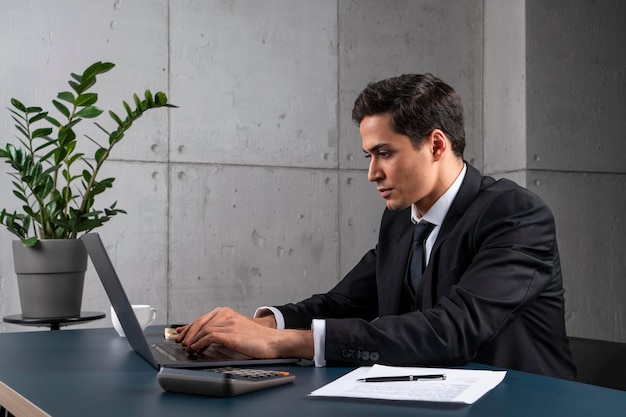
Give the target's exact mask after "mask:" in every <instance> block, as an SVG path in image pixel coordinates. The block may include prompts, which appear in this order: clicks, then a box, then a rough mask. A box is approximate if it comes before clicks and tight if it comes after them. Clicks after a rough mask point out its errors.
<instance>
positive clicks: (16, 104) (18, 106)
mask: <svg viewBox="0 0 626 417" xmlns="http://www.w3.org/2000/svg"><path fill="white" fill-rule="evenodd" d="M11 104H12V105H13V107H15V108H16V109H18V110H19V111H21V112H23V113H26V106H24V105H23V104H22V103H21V102H20V101H18V100H16V99H14V98H12V99H11Z"/></svg>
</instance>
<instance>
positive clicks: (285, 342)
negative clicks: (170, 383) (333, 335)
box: [176, 307, 314, 359]
mask: <svg viewBox="0 0 626 417" xmlns="http://www.w3.org/2000/svg"><path fill="white" fill-rule="evenodd" d="M176 331H177V332H178V333H179V335H178V337H176V342H178V343H181V344H182V346H183V347H185V348H186V349H187V351H189V352H201V351H202V350H204V349H206V348H207V347H209V346H210V345H211V344H212V343H219V344H221V345H224V346H226V347H228V348H230V349H234V350H236V351H238V352H240V353H243V354H244V355H247V356H250V357H253V358H259V359H270V358H279V357H282V356H292V357H301V358H308V359H311V358H312V357H313V350H314V349H313V332H312V331H311V330H277V329H276V321H275V319H274V316H273V315H271V317H270V316H263V317H260V318H256V319H253V318H251V317H247V316H244V315H242V314H240V313H238V312H236V311H235V310H233V309H231V308H228V307H219V308H216V309H215V310H213V311H211V312H209V313H207V314H205V315H203V316H200V317H198V318H197V319H195V320H194V321H193V322H191V323H189V324H188V325H186V326H184V327H179V328H177V329H176Z"/></svg>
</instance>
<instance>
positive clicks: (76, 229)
mask: <svg viewBox="0 0 626 417" xmlns="http://www.w3.org/2000/svg"><path fill="white" fill-rule="evenodd" d="M114 66H115V64H112V63H110V62H96V63H94V64H92V65H91V66H89V67H88V68H87V69H86V70H85V71H83V73H82V74H71V80H70V81H69V85H70V88H71V90H69V91H62V92H60V93H59V94H58V95H57V97H56V99H53V100H52V105H53V106H54V108H55V109H56V111H57V112H58V113H59V114H60V117H57V116H55V117H53V116H52V115H51V114H50V113H49V112H48V111H45V110H43V109H42V108H41V107H38V106H26V105H24V104H22V103H21V102H20V101H18V100H16V99H14V98H13V99H11V107H10V108H9V110H10V112H11V116H12V119H13V121H14V122H15V128H16V129H17V132H18V133H17V139H18V142H19V143H16V144H12V143H7V144H5V145H1V146H0V159H2V160H4V162H6V163H7V164H9V165H10V166H11V171H10V172H9V175H10V176H11V177H12V179H13V181H12V185H13V195H14V196H15V197H16V198H17V199H18V201H19V204H21V210H20V211H12V210H7V209H6V208H5V209H2V211H1V212H0V224H2V225H4V226H5V227H6V228H7V230H8V231H9V232H11V233H13V234H14V235H16V236H17V237H18V238H19V240H15V241H14V242H13V258H14V266H15V271H16V273H17V274H18V290H19V293H20V303H21V306H22V315H23V316H24V317H25V318H60V317H73V316H78V315H79V314H80V308H81V302H82V292H83V283H84V273H85V270H86V269H87V253H86V251H85V248H84V246H83V244H82V242H81V241H80V240H78V239H77V238H78V237H80V235H81V234H83V233H87V232H89V231H91V230H93V229H95V228H98V227H100V226H102V225H103V224H104V223H105V222H107V221H109V220H110V219H111V218H112V217H114V216H115V215H117V214H119V213H125V211H123V210H121V209H119V208H117V206H116V203H117V202H115V203H113V204H111V205H110V206H109V207H105V208H102V209H100V208H96V206H95V204H94V203H95V198H96V196H98V195H100V194H102V193H103V192H104V191H105V190H107V189H108V188H111V187H112V186H113V182H114V181H115V178H104V179H101V178H100V177H99V175H98V174H99V173H100V169H101V168H102V165H103V163H104V162H105V161H106V160H107V159H108V158H109V156H110V154H111V151H112V149H113V148H114V147H115V145H116V144H117V143H119V142H120V141H121V140H122V139H123V138H124V135H125V134H126V132H127V131H128V130H129V129H130V127H131V126H132V124H133V122H135V121H136V120H137V119H138V118H140V117H141V116H142V115H143V114H144V113H145V112H146V111H148V110H151V109H155V108H159V107H175V106H172V105H170V104H169V103H168V102H167V96H166V95H165V93H163V92H158V93H156V94H152V92H151V91H150V90H147V91H146V92H145V93H144V97H143V98H140V97H139V96H137V94H135V95H134V96H133V98H134V100H133V101H134V103H133V104H134V105H133V106H131V105H129V104H128V103H127V102H126V101H123V103H122V104H123V107H124V110H125V111H126V115H125V117H123V118H122V117H120V116H118V115H117V114H116V113H114V112H113V111H109V112H108V114H109V115H110V117H111V118H112V119H113V124H114V127H113V129H112V130H107V129H106V128H105V127H104V126H103V125H101V124H100V123H98V122H96V121H95V119H97V118H98V117H99V116H101V115H102V114H103V113H104V110H102V109H100V108H99V107H97V106H96V103H97V102H98V94H96V93H94V92H91V89H92V87H93V86H94V85H95V84H96V80H97V77H98V76H99V75H101V74H104V73H106V72H108V71H110V70H111V69H112V68H113V67H114ZM84 119H92V120H93V121H94V124H95V126H97V129H96V131H100V132H102V133H103V134H104V137H105V138H106V141H104V140H100V141H97V140H95V139H93V138H92V137H90V136H87V135H84V138H80V140H79V135H78V134H77V132H76V131H77V128H78V127H79V126H81V122H83V121H84ZM85 140H86V141H88V142H91V143H93V144H95V148H96V150H95V152H94V153H93V156H92V157H91V158H88V157H87V156H86V154H85V153H84V151H83V150H81V149H83V147H79V146H78V145H79V144H82V143H79V142H80V141H83V142H84V141H85ZM3 200H4V199H3ZM66 287H67V288H66Z"/></svg>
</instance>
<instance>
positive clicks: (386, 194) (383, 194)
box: [376, 187, 391, 199]
mask: <svg viewBox="0 0 626 417" xmlns="http://www.w3.org/2000/svg"><path fill="white" fill-rule="evenodd" d="M376 190H377V191H378V193H379V194H380V196H381V197H382V198H385V199H386V198H387V197H389V194H391V188H382V187H379V188H377V189H376Z"/></svg>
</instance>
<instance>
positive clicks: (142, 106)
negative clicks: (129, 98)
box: [133, 94, 146, 111]
mask: <svg viewBox="0 0 626 417" xmlns="http://www.w3.org/2000/svg"><path fill="white" fill-rule="evenodd" d="M133 99H134V100H135V105H136V106H137V109H138V110H141V111H144V110H146V103H144V102H142V101H141V100H140V99H139V96H138V95H137V94H133Z"/></svg>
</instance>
